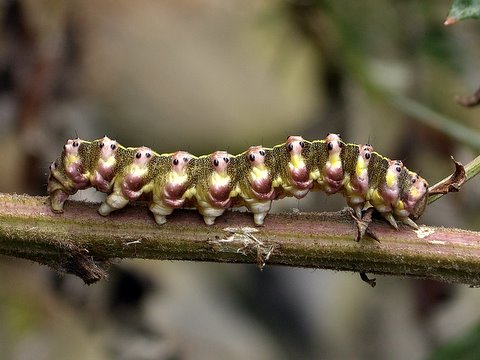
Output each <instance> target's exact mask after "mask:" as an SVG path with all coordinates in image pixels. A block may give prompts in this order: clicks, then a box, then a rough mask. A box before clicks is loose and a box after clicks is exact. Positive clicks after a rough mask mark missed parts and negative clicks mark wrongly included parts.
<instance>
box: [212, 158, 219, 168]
mask: <svg viewBox="0 0 480 360" xmlns="http://www.w3.org/2000/svg"><path fill="white" fill-rule="evenodd" d="M218 164H219V162H218V159H215V160H213V165H215V167H217V166H218Z"/></svg>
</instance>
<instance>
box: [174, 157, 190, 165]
mask: <svg viewBox="0 0 480 360" xmlns="http://www.w3.org/2000/svg"><path fill="white" fill-rule="evenodd" d="M183 160H185V162H186V161H187V160H186V158H183ZM173 165H178V159H173Z"/></svg>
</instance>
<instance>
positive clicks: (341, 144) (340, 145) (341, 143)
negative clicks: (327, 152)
mask: <svg viewBox="0 0 480 360" xmlns="http://www.w3.org/2000/svg"><path fill="white" fill-rule="evenodd" d="M338 146H339V147H340V149H341V148H343V142H341V141H340V142H339V143H338Z"/></svg>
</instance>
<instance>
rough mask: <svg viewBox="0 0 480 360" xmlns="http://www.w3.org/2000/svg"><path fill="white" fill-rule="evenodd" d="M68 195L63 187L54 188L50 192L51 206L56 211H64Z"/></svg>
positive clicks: (58, 212)
mask: <svg viewBox="0 0 480 360" xmlns="http://www.w3.org/2000/svg"><path fill="white" fill-rule="evenodd" d="M68 196H69V195H68V194H67V193H66V192H65V191H63V190H61V189H57V190H54V191H53V192H51V193H50V207H51V209H52V211H53V212H54V213H57V214H61V213H63V204H64V203H65V201H66V200H67V199H68Z"/></svg>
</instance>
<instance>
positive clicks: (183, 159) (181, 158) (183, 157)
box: [172, 151, 193, 173]
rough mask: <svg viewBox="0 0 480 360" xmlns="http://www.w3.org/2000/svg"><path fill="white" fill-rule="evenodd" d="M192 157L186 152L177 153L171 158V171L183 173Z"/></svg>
mask: <svg viewBox="0 0 480 360" xmlns="http://www.w3.org/2000/svg"><path fill="white" fill-rule="evenodd" d="M192 158H193V155H192V154H190V153H188V152H186V151H177V152H175V153H173V156H172V170H173V171H175V172H176V173H183V172H184V171H185V169H186V168H187V166H188V164H189V163H190V160H192Z"/></svg>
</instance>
